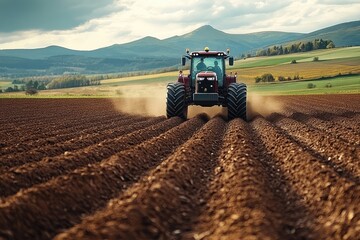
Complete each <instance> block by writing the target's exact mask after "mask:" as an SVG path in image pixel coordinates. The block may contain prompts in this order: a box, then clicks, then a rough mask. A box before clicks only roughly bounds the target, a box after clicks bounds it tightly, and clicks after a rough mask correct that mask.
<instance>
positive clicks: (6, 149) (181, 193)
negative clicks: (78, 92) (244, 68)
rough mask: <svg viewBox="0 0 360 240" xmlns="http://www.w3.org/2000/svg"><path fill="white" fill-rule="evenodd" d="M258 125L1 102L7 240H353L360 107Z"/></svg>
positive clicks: (290, 107) (312, 102) (325, 106)
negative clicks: (53, 239)
mask: <svg viewBox="0 0 360 240" xmlns="http://www.w3.org/2000/svg"><path fill="white" fill-rule="evenodd" d="M273 100H274V101H275V100H276V101H278V102H281V106H283V107H282V109H279V110H278V111H276V112H274V113H272V114H270V115H267V116H258V117H256V118H254V119H252V120H251V121H250V122H244V121H242V120H239V119H236V120H232V121H230V122H228V121H226V120H224V119H223V118H222V117H221V116H216V117H214V118H211V119H210V120H209V119H208V117H207V116H205V115H203V114H200V115H197V116H196V117H194V118H191V119H189V120H187V121H183V120H181V119H179V118H172V119H166V118H165V117H146V116H135V115H129V114H125V113H119V112H117V110H116V109H115V108H114V107H113V106H112V104H111V101H109V100H106V99H64V100H62V99H47V100H44V99H36V100H31V101H30V100H22V99H2V100H1V104H0V115H1V119H0V124H1V128H0V239H52V238H56V239H358V237H359V236H360V185H359V184H360V161H359V159H360V137H359V136H360V105H359V102H360V96H359V95H326V96H299V97H298V96H286V97H285V96H284V97H274V98H273Z"/></svg>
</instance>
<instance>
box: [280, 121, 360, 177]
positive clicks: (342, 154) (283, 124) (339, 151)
mask: <svg viewBox="0 0 360 240" xmlns="http://www.w3.org/2000/svg"><path fill="white" fill-rule="evenodd" d="M275 124H276V126H278V127H280V128H281V129H283V130H284V131H286V133H287V134H289V135H290V136H292V137H293V138H294V139H296V140H297V141H299V142H300V143H301V144H303V146H304V147H306V148H309V149H311V150H312V151H313V155H315V156H317V157H319V158H320V159H322V161H323V162H325V163H326V164H328V165H329V166H332V167H333V168H334V169H335V170H336V171H337V172H338V173H339V174H340V175H341V176H345V177H348V178H349V179H352V180H353V181H355V182H357V183H360V162H359V159H360V148H358V147H356V146H355V145H353V144H350V143H348V142H344V141H342V140H339V139H337V138H332V137H331V135H329V134H326V133H324V132H322V131H319V130H317V129H314V128H311V127H309V126H307V125H305V124H303V123H300V122H298V121H295V120H293V119H290V118H282V117H281V116H280V118H278V119H277V120H276V121H275Z"/></svg>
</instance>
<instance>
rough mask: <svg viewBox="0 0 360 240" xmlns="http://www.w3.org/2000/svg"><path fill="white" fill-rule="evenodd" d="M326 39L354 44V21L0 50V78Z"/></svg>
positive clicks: (144, 64) (150, 64)
mask: <svg viewBox="0 0 360 240" xmlns="http://www.w3.org/2000/svg"><path fill="white" fill-rule="evenodd" d="M320 38H322V39H330V40H332V41H333V42H334V43H335V46H336V47H343V46H354V45H360V21H354V22H347V23H341V24H338V25H334V26H331V27H327V28H324V29H320V30H317V31H315V32H311V33H306V34H305V33H296V32H292V33H289V32H279V31H267V32H257V33H249V34H229V33H225V32H223V31H220V30H217V29H214V28H213V27H212V26H209V25H205V26H202V27H200V28H198V29H196V30H194V31H192V32H190V33H187V34H184V35H180V36H173V37H170V38H167V39H163V40H160V39H157V38H154V37H150V36H148V37H145V38H142V39H139V40H136V41H133V42H129V43H125V44H114V45H112V46H108V47H104V48H99V49H96V50H91V51H79V50H72V49H67V48H63V47H60V46H48V47H45V48H38V49H9V50H0V76H3V77H4V76H5V77H6V76H8V77H20V76H28V75H49V74H63V73H64V72H76V73H84V74H90V73H111V72H129V71H140V70H151V69H156V68H164V67H170V66H174V65H177V64H178V62H179V58H180V56H181V55H183V54H184V52H185V49H186V48H189V49H190V50H199V49H203V48H204V47H205V46H208V47H209V48H210V49H213V50H226V49H227V48H230V49H231V54H232V55H233V56H235V57H238V56H240V55H241V54H243V53H249V52H254V51H256V50H258V49H262V48H265V47H268V46H273V45H279V44H284V45H286V44H289V43H291V42H300V41H312V40H314V39H320Z"/></svg>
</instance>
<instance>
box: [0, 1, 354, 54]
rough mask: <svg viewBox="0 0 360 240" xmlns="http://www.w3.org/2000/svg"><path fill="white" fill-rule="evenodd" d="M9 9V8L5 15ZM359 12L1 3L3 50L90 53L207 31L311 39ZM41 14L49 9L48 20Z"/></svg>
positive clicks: (309, 7)
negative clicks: (205, 28)
mask: <svg viewBox="0 0 360 240" xmlns="http://www.w3.org/2000/svg"><path fill="white" fill-rule="evenodd" d="M10 2H11V4H10ZM15 2H17V3H19V2H24V3H26V4H25V5H24V6H22V7H20V8H19V9H20V10H18V11H17V13H16V14H14V12H12V14H11V16H7V17H5V16H2V14H4V13H5V12H7V11H9V9H10V7H9V6H11V9H16V8H15V5H16V4H15ZM27 2H32V3H33V5H32V6H28V5H29V4H27ZM59 2H61V3H59ZM72 2H74V3H72ZM88 2H91V3H88ZM4 3H7V4H10V5H9V6H8V7H7V9H8V10H6V11H5V10H4V9H3V6H5V5H6V4H4ZM35 3H37V4H35ZM334 5H336V6H334ZM25 6H26V7H29V9H28V10H26V7H25ZM359 8H360V2H358V1H350V0H342V1H335V0H299V1H294V0H283V1H278V0H242V1H238V0H222V1H219V0H183V1H179V0H168V1H164V0H152V1H148V0H97V1H90V0H77V1H75V0H62V1H61V0H23V1H20V0H0V48H35V47H44V46H48V45H60V46H64V47H67V48H72V49H79V50H90V49H95V48H100V47H105V46H109V45H112V44H115V43H126V42H130V41H134V40H137V39H140V38H143V37H145V36H153V37H156V38H160V39H164V38H168V37H172V36H175V35H183V34H186V33H188V32H191V31H193V30H195V29H196V28H198V27H201V26H203V25H211V26H213V27H215V28H217V29H219V30H222V31H225V32H228V33H251V32H258V31H286V32H302V33H308V32H312V31H315V30H318V29H321V28H324V27H329V26H331V25H335V24H338V23H342V22H346V21H354V20H359V17H358V9H359ZM40 9H47V12H48V13H47V15H46V16H44V14H45V13H42V11H43V10H41V11H40ZM30 10H31V11H30ZM57 10H58V11H59V12H57ZM13 11H14V10H13ZM9 12H10V11H9ZM20 12H22V15H23V16H22V17H19V19H20V20H22V21H24V19H32V21H33V22H31V21H29V23H26V24H28V25H26V24H25V23H23V22H21V24H20V23H17V21H20V20H18V19H17V18H18V15H21V13H20ZM35 12H36V13H37V14H38V15H39V16H34V15H36V14H35ZM40 13H41V14H42V15H41V14H40ZM51 15H53V17H50V16H51ZM5 19H6V21H7V23H8V25H7V24H5V23H3V22H4V20H5ZM10 22H13V23H10ZM15 23H16V24H15ZM5 28H6V29H7V31H4V30H3V29H5Z"/></svg>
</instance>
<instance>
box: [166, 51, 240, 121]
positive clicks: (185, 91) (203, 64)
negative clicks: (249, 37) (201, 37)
mask: <svg viewBox="0 0 360 240" xmlns="http://www.w3.org/2000/svg"><path fill="white" fill-rule="evenodd" d="M186 53H187V54H186V55H185V56H183V57H182V61H181V62H182V65H183V66H185V64H186V59H190V60H191V63H190V74H189V75H188V76H184V75H183V73H182V71H180V74H179V78H178V81H177V82H176V83H169V84H168V86H167V102H166V114H167V117H168V118H170V117H175V116H179V117H182V118H187V110H188V106H189V105H200V106H204V107H211V106H215V105H218V106H223V107H227V108H228V118H229V119H233V118H242V119H244V120H246V85H245V84H244V83H237V82H236V74H235V75H234V76H232V75H227V74H226V73H225V60H226V59H229V65H230V66H232V65H233V64H234V58H233V57H230V56H229V50H227V51H226V52H223V51H210V50H209V48H207V47H206V48H205V50H204V51H195V52H189V50H186Z"/></svg>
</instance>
